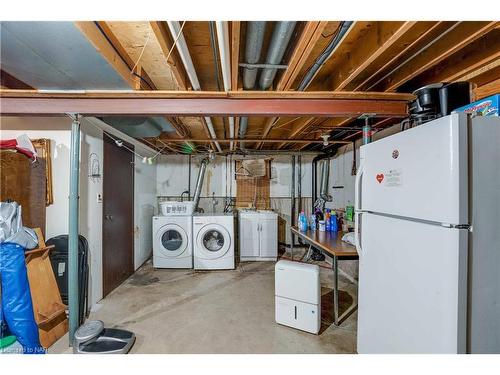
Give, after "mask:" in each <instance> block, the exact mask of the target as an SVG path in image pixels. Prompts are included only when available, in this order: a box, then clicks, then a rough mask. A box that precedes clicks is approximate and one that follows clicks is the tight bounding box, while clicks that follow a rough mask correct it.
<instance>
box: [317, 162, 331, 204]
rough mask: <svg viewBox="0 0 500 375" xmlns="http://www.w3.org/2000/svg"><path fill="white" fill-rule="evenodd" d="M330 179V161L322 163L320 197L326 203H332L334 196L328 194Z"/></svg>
mask: <svg viewBox="0 0 500 375" xmlns="http://www.w3.org/2000/svg"><path fill="white" fill-rule="evenodd" d="M329 178H330V159H326V160H323V162H322V163H321V179H320V190H319V196H320V198H321V199H323V200H324V201H325V202H331V201H332V196H331V195H330V194H328V180H329Z"/></svg>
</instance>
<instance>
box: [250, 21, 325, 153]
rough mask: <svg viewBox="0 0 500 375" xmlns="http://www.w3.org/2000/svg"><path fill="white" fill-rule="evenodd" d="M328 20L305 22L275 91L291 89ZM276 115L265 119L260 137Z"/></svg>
mask: <svg viewBox="0 0 500 375" xmlns="http://www.w3.org/2000/svg"><path fill="white" fill-rule="evenodd" d="M327 24H328V22H325V21H320V22H317V21H310V22H306V25H305V26H304V29H303V30H302V33H301V35H300V37H299V40H298V41H297V44H296V46H295V49H294V51H293V53H292V56H291V57H290V60H289V62H288V68H287V69H286V70H285V72H284V73H283V74H282V75H281V77H280V79H279V81H278V83H277V85H276V90H277V91H283V90H289V89H291V87H292V85H293V83H294V81H295V79H296V78H297V76H298V74H299V73H300V71H301V70H302V69H303V67H304V64H305V63H306V61H307V59H308V57H309V56H310V54H311V52H312V50H313V48H314V46H315V45H316V43H317V41H318V39H319V38H320V37H321V33H322V32H323V30H324V29H325V27H326V25H327ZM277 119H278V118H277V117H270V118H268V119H267V120H266V123H265V125H264V130H263V132H262V138H266V137H267V136H268V135H269V132H270V131H271V129H272V127H273V124H274V123H275V122H276V121H277ZM262 145H263V144H262V143H260V142H259V143H258V144H257V145H256V148H261V147H262Z"/></svg>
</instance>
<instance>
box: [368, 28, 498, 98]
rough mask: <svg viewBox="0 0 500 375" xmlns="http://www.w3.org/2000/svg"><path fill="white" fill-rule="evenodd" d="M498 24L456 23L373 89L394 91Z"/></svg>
mask: <svg viewBox="0 0 500 375" xmlns="http://www.w3.org/2000/svg"><path fill="white" fill-rule="evenodd" d="M497 24H498V22H458V23H457V24H456V25H455V26H454V27H453V28H451V29H449V30H448V31H447V32H446V33H445V34H442V35H441V36H440V37H439V39H437V40H435V41H434V42H433V43H432V44H431V45H429V47H428V48H425V49H423V50H422V51H419V53H418V54H415V56H414V57H413V58H412V59H411V60H409V61H408V62H406V63H405V64H404V65H402V66H400V67H399V68H398V69H396V70H395V71H394V73H393V74H391V75H389V76H388V77H387V78H385V79H383V80H382V82H380V83H379V84H377V85H376V86H375V87H376V89H377V90H380V91H394V90H396V89H397V88H398V87H400V86H402V85H403V84H404V83H405V82H407V81H409V80H410V79H412V78H414V77H416V76H417V75H419V74H421V73H422V72H424V71H426V70H427V69H429V68H431V67H432V66H435V65H436V64H438V63H439V62H441V61H443V60H444V59H446V58H448V57H449V56H451V55H452V54H454V53H455V52H457V51H459V50H460V49H462V48H464V47H465V46H466V45H467V44H469V43H472V42H473V41H474V40H476V39H478V38H480V37H482V36H483V35H485V34H486V33H488V32H489V31H491V30H493V29H494V28H495V27H496V26H497Z"/></svg>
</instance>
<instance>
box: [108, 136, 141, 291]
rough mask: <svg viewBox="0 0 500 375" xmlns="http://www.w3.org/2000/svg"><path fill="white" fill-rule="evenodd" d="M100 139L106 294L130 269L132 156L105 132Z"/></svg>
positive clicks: (131, 252) (132, 200)
mask: <svg viewBox="0 0 500 375" xmlns="http://www.w3.org/2000/svg"><path fill="white" fill-rule="evenodd" d="M103 138H104V163H103V164H104V168H103V169H104V171H103V172H104V173H103V175H104V177H103V225H102V233H103V240H102V252H103V296H106V295H108V294H109V293H110V292H111V291H112V290H113V289H115V288H116V287H117V286H119V285H120V284H121V283H123V281H125V280H126V279H127V278H128V277H129V276H130V275H132V273H133V272H134V164H133V162H134V155H133V154H132V153H131V152H130V151H128V150H126V149H125V148H124V147H118V146H117V145H116V143H115V142H114V141H113V140H112V139H111V138H110V137H109V136H107V135H106V133H104V136H103ZM124 144H125V142H124ZM125 145H126V146H127V147H128V148H130V149H133V146H131V145H128V144H125Z"/></svg>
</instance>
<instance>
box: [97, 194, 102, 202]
mask: <svg viewBox="0 0 500 375" xmlns="http://www.w3.org/2000/svg"><path fill="white" fill-rule="evenodd" d="M97 203H102V195H101V194H100V193H97Z"/></svg>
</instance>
